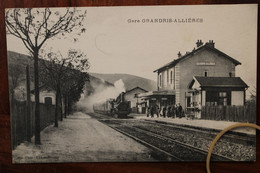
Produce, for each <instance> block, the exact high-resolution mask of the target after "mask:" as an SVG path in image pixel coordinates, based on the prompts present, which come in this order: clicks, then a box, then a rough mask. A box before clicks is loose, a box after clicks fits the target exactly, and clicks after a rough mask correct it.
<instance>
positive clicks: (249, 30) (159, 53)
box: [7, 4, 257, 89]
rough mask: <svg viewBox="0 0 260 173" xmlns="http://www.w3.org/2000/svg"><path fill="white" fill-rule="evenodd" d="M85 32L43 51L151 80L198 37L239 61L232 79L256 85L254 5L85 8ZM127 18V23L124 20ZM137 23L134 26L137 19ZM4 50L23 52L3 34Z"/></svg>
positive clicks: (49, 44) (14, 40)
mask: <svg viewBox="0 0 260 173" xmlns="http://www.w3.org/2000/svg"><path fill="white" fill-rule="evenodd" d="M85 9H87V17H86V19H85V22H84V26H85V28H86V32H85V34H83V35H81V36H80V38H79V41H78V42H76V43H73V42H71V40H62V39H60V40H57V39H56V40H55V39H53V40H48V42H46V43H47V44H46V45H45V47H44V48H48V47H55V49H57V50H59V51H61V52H66V51H67V50H68V49H69V48H71V47H72V48H77V49H81V50H82V51H83V52H85V53H86V55H87V58H88V59H89V61H90V64H91V67H90V69H89V72H95V73H127V74H132V75H137V76H140V77H145V78H148V79H152V80H155V81H156V74H155V73H153V71H154V70H155V69H157V68H159V67H161V66H162V65H164V64H166V63H168V62H170V61H172V60H173V59H176V58H177V53H178V52H179V51H180V52H181V53H182V54H184V53H185V52H186V51H191V50H192V49H193V48H194V47H195V46H196V45H195V43H196V41H197V40H198V39H200V40H202V41H203V42H204V43H205V42H208V40H214V42H215V48H217V49H219V50H220V51H222V52H224V53H226V54H227V55H229V56H231V57H233V58H234V59H236V60H238V61H240V62H241V63H242V65H238V66H237V67H236V76H239V77H241V78H242V79H243V80H244V81H245V82H246V83H247V84H248V85H249V86H250V87H251V89H253V87H256V59H257V53H256V52H257V5H254V4H251V5H247V4H244V5H195V6H191V5H189V6H137V7H86V8H82V10H85ZM189 18H199V19H202V20H203V21H202V22H193V23H153V22H143V19H177V20H178V19H189ZM130 20H131V22H129V21H130ZM138 20H139V22H134V21H138ZM7 47H8V48H7V49H8V50H12V51H16V52H19V53H24V54H28V51H27V50H26V48H25V46H24V45H23V43H22V42H21V41H20V40H18V39H17V38H15V37H13V36H10V35H8V36H7Z"/></svg>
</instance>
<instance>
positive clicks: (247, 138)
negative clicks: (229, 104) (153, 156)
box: [144, 120, 256, 145]
mask: <svg viewBox="0 0 260 173" xmlns="http://www.w3.org/2000/svg"><path fill="white" fill-rule="evenodd" d="M144 121H146V122H147V123H149V124H152V125H158V124H160V126H165V127H170V128H174V129H179V130H186V131H191V132H193V133H194V132H196V133H200V134H203V135H204V136H203V137H204V138H205V139H208V140H213V139H214V138H215V137H216V135H217V134H218V133H219V132H220V130H214V131H209V130H203V129H198V128H194V127H185V126H180V125H177V124H166V123H161V122H158V121H150V120H144ZM225 140H226V141H228V142H230V143H234V144H237V143H240V144H247V145H255V143H256V137H255V135H247V134H242V133H236V132H228V133H227V134H225V135H224V136H223V137H222V138H221V139H220V141H225Z"/></svg>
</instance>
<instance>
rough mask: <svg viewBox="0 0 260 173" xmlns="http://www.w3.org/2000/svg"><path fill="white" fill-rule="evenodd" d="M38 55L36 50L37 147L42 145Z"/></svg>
mask: <svg viewBox="0 0 260 173" xmlns="http://www.w3.org/2000/svg"><path fill="white" fill-rule="evenodd" d="M38 54H39V50H38V49H35V50H34V91H35V145H40V144H41V122H40V121H41V120H40V101H39V100H40V98H39V67H38Z"/></svg>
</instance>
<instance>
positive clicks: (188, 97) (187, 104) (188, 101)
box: [186, 96, 191, 107]
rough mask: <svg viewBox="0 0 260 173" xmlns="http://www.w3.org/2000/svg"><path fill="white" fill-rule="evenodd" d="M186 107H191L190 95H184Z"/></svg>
mask: <svg viewBox="0 0 260 173" xmlns="http://www.w3.org/2000/svg"><path fill="white" fill-rule="evenodd" d="M186 107H191V97H190V96H187V97H186Z"/></svg>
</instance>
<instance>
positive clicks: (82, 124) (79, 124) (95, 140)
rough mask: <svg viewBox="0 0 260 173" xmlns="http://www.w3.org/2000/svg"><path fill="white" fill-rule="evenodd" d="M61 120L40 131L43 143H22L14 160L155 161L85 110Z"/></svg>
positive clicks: (15, 152)
mask: <svg viewBox="0 0 260 173" xmlns="http://www.w3.org/2000/svg"><path fill="white" fill-rule="evenodd" d="M59 123H60V124H59V127H58V128H55V127H53V125H51V126H49V127H47V128H45V129H44V130H43V131H42V132H41V142H42V145H39V146H35V145H34V144H33V142H32V143H22V144H21V145H19V146H18V147H17V148H16V149H15V150H14V151H13V162H14V163H45V162H97V161H98V162H107V161H109V162H114V161H130V162H131V161H155V160H154V159H153V158H152V157H151V155H150V150H149V149H148V148H146V147H145V146H143V145H141V144H139V143H137V142H136V141H134V140H133V139H131V138H129V137H126V136H124V135H122V134H121V133H119V132H117V131H115V130H113V129H111V128H110V127H108V126H106V125H104V124H102V123H100V122H99V121H97V120H95V119H92V118H91V117H89V116H88V115H86V114H83V113H80V112H79V113H75V114H73V115H71V116H69V117H68V118H67V119H64V121H63V122H59ZM32 140H33V141H34V139H32Z"/></svg>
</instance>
